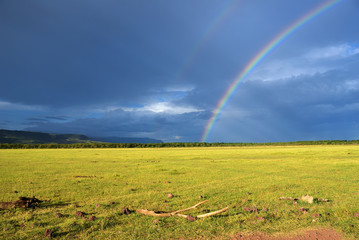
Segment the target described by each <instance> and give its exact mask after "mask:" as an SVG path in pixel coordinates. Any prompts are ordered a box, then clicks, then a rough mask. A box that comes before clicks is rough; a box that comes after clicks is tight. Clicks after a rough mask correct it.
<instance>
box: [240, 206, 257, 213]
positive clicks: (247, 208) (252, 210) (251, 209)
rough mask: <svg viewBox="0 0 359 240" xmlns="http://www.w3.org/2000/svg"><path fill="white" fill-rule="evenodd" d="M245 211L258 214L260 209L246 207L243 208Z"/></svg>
mask: <svg viewBox="0 0 359 240" xmlns="http://www.w3.org/2000/svg"><path fill="white" fill-rule="evenodd" d="M243 211H245V212H250V213H252V212H258V208H256V207H244V208H243Z"/></svg>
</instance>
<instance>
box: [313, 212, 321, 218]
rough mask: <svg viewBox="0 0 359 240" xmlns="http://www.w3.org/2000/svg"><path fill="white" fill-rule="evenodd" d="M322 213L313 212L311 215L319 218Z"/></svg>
mask: <svg viewBox="0 0 359 240" xmlns="http://www.w3.org/2000/svg"><path fill="white" fill-rule="evenodd" d="M320 216H321V215H320V214H319V213H313V214H312V215H311V217H312V218H318V217H320Z"/></svg>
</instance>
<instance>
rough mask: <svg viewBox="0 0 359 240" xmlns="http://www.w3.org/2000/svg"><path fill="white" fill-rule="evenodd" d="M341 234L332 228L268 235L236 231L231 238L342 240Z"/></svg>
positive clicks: (247, 239)
mask: <svg viewBox="0 0 359 240" xmlns="http://www.w3.org/2000/svg"><path fill="white" fill-rule="evenodd" d="M343 239H344V238H343V236H342V234H340V233H339V232H337V231H335V230H333V229H324V228H322V229H315V230H307V231H304V232H301V233H297V234H291V235H283V236H278V237H275V236H270V235H267V234H264V233H238V234H237V235H236V236H235V237H234V238H233V240H343Z"/></svg>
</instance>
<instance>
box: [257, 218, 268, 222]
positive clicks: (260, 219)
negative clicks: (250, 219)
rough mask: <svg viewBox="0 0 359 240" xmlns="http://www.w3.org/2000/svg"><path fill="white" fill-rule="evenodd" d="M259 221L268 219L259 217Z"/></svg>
mask: <svg viewBox="0 0 359 240" xmlns="http://www.w3.org/2000/svg"><path fill="white" fill-rule="evenodd" d="M257 220H258V221H265V220H266V219H265V218H264V217H257Z"/></svg>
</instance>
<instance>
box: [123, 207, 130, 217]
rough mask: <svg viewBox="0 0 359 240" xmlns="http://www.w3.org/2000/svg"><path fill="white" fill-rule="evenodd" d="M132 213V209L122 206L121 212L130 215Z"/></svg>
mask: <svg viewBox="0 0 359 240" xmlns="http://www.w3.org/2000/svg"><path fill="white" fill-rule="evenodd" d="M130 213H131V211H130V209H128V208H122V210H121V214H124V215H128V214H130Z"/></svg>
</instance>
